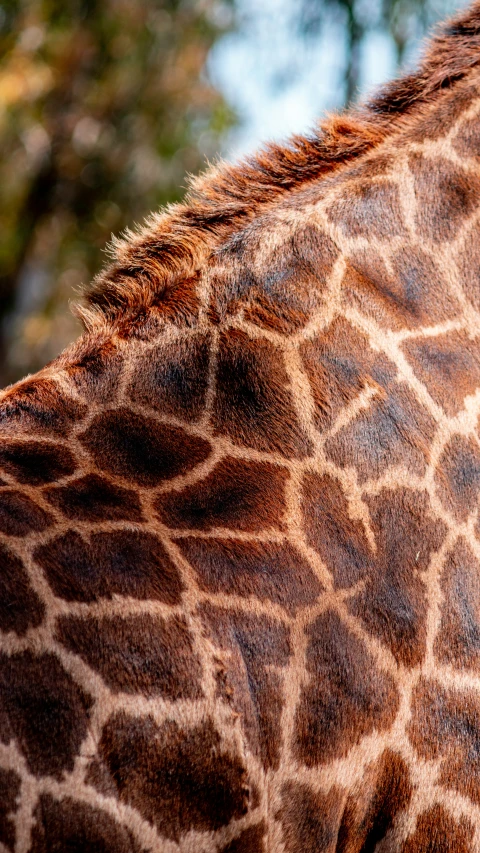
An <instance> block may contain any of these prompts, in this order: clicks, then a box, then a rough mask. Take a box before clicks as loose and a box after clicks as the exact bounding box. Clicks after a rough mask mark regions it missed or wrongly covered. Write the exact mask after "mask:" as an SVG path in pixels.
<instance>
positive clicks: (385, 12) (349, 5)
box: [297, 0, 462, 104]
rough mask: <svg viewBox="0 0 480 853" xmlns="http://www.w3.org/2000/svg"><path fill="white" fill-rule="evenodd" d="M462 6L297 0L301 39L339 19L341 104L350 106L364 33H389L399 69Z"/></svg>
mask: <svg viewBox="0 0 480 853" xmlns="http://www.w3.org/2000/svg"><path fill="white" fill-rule="evenodd" d="M461 4H462V3H461V0H300V2H299V5H298V7H297V10H298V12H297V21H298V24H299V27H300V30H301V32H302V33H303V34H304V36H309V37H311V36H312V35H315V34H316V33H318V32H319V30H320V29H321V27H322V25H323V24H324V22H325V20H326V19H327V18H328V19H331V18H332V17H333V18H335V17H336V18H338V19H339V22H340V23H341V25H342V27H343V29H344V32H345V56H346V63H345V72H344V76H345V89H344V93H345V97H344V102H345V103H346V104H349V103H351V102H352V101H353V100H354V99H355V97H356V96H357V95H358V91H359V80H360V74H361V51H362V44H363V42H364V39H365V36H366V34H367V33H371V32H372V31H374V30H377V31H379V32H386V33H388V34H389V35H390V37H391V39H392V41H393V44H394V47H395V53H396V59H397V64H398V65H401V64H402V63H403V62H404V61H405V59H408V52H409V49H410V48H411V47H412V46H413V45H416V44H418V41H419V40H420V39H421V38H422V37H423V36H424V35H425V33H426V31H427V30H428V29H429V28H430V27H431V26H432V25H433V24H434V23H436V22H437V21H438V20H442V19H444V18H445V17H447V16H448V15H449V14H451V13H452V12H453V11H454V10H455V9H456V8H457V7H458V6H459V5H461Z"/></svg>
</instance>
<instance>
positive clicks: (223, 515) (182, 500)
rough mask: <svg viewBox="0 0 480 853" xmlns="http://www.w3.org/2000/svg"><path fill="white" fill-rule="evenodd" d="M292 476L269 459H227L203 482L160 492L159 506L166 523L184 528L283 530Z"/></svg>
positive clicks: (158, 510)
mask: <svg viewBox="0 0 480 853" xmlns="http://www.w3.org/2000/svg"><path fill="white" fill-rule="evenodd" d="M287 478H288V472H287V471H286V470H285V469H284V468H281V467H280V466H278V465H271V464H269V463H268V462H246V461H245V460H240V459H232V458H229V459H223V460H222V461H221V462H219V463H218V465H216V466H215V468H214V469H213V471H211V472H210V473H209V474H207V476H206V477H204V479H203V480H201V481H200V482H197V483H194V484H193V485H192V486H188V487H187V488H185V489H181V490H180V491H178V490H175V491H172V492H166V493H163V494H161V495H159V497H158V498H157V500H156V502H155V509H156V511H157V512H158V515H159V517H160V520H161V521H162V522H163V523H164V524H166V525H168V527H176V528H180V529H192V530H210V529H211V528H212V527H230V528H234V529H235V530H248V531H256V530H262V529H264V528H269V527H276V528H278V527H280V528H282V527H283V518H284V513H285V483H286V480H287Z"/></svg>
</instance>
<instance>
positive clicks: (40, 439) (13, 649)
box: [0, 0, 480, 853]
mask: <svg viewBox="0 0 480 853" xmlns="http://www.w3.org/2000/svg"><path fill="white" fill-rule="evenodd" d="M479 151H480V3H479V2H478V0H477V2H476V3H475V4H474V5H473V6H472V7H471V8H470V9H469V10H468V11H467V12H464V13H463V14H462V15H461V16H459V17H457V18H456V19H454V20H453V21H450V22H448V23H447V24H446V25H444V27H443V29H442V30H441V31H440V32H439V33H438V34H437V35H436V37H434V38H433V40H432V41H431V43H430V46H429V48H428V50H427V52H426V55H425V58H424V59H423V62H422V64H421V66H420V68H419V70H418V71H417V72H416V73H415V74H411V75H410V76H407V77H403V78H401V79H400V80H397V81H395V82H393V83H391V84H389V85H388V86H386V87H385V88H384V89H383V90H382V91H381V92H380V93H379V94H378V95H377V96H376V97H375V99H374V100H372V102H371V103H369V104H366V105H364V106H361V107H358V108H356V109H354V110H350V111H348V112H346V113H344V114H342V115H340V116H337V117H333V118H331V119H329V120H327V121H326V122H325V123H324V124H323V125H322V126H321V127H319V129H318V130H317V131H316V132H315V134H313V135H312V136H311V137H295V138H293V139H292V140H291V142H290V143H289V144H288V145H287V146H284V147H281V146H273V145H272V146H270V147H268V148H266V149H263V150H262V151H261V152H260V153H259V154H258V155H257V157H256V158H253V159H251V160H249V161H247V162H244V163H241V164H239V165H220V166H217V167H215V168H214V169H213V170H211V171H210V172H208V173H207V174H206V175H205V176H203V177H201V178H200V179H197V181H196V182H195V183H194V185H193V187H192V190H191V192H190V195H189V197H188V198H187V200H186V202H185V203H184V204H183V205H180V206H177V207H175V208H173V209H171V210H169V211H167V212H165V213H163V214H160V215H156V216H153V217H152V218H151V219H150V220H149V221H148V222H147V224H146V225H145V227H144V228H142V229H140V230H139V231H138V232H136V233H129V234H127V236H126V238H125V239H123V240H120V241H117V242H116V243H115V244H114V247H113V250H112V251H113V259H112V261H111V263H110V265H109V266H108V267H107V269H106V270H105V271H104V272H103V273H101V274H100V275H99V277H98V278H97V280H96V281H95V282H94V284H93V285H92V287H91V288H90V291H89V292H88V293H87V295H86V301H85V304H84V305H83V307H81V308H79V309H78V310H79V311H81V313H82V316H83V319H84V323H85V333H84V335H83V336H82V337H81V339H80V340H79V341H77V342H76V343H74V344H73V345H72V346H71V347H70V348H69V349H67V350H66V351H65V352H64V353H62V354H61V355H60V356H59V358H58V359H56V360H55V361H54V362H52V363H51V364H50V365H48V366H47V367H45V368H44V369H43V370H42V371H40V372H39V373H38V374H37V375H35V376H31V377H28V378H27V379H25V380H24V381H22V382H19V383H18V384H16V385H14V386H11V387H10V388H7V389H6V390H5V391H3V392H2V394H1V396H0V566H1V575H0V577H1V589H2V594H1V596H0V851H1V853H5V851H9V853H49V851H71V853H85V851H87V853H88V852H89V851H91V853H147V851H152V853H157V852H158V851H160V853H334V851H337V853H340V851H342V853H368V852H369V851H374V850H376V851H380V853H382V851H383V853H386V852H387V851H390V853H392V852H393V851H394V853H397V851H398V853H454V852H455V853H469V852H470V851H480V749H479V745H480V580H479V578H480V516H479V511H478V497H479V491H480V444H479V435H478V419H479V415H480V333H479V329H480V324H479V318H480V289H479V280H480V246H479V242H478V239H477V234H478V223H479V221H480V162H479Z"/></svg>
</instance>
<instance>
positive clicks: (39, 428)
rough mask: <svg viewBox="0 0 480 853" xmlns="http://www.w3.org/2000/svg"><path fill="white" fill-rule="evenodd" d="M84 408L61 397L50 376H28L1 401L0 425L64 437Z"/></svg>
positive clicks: (85, 412) (83, 413) (85, 407)
mask: <svg viewBox="0 0 480 853" xmlns="http://www.w3.org/2000/svg"><path fill="white" fill-rule="evenodd" d="M87 411H88V409H87V406H84V405H83V404H82V403H78V402H77V401H76V400H72V399H71V398H69V397H64V396H63V394H62V393H61V392H60V389H59V388H58V386H57V385H56V384H55V382H52V380H51V379H31V380H28V381H27V382H22V383H21V384H20V385H16V386H14V387H13V388H12V390H11V391H8V392H7V393H6V395H5V397H4V399H3V401H2V404H1V405H0V425H2V424H8V425H12V426H13V425H15V427H17V426H19V427H21V428H23V429H26V430H32V431H33V432H35V434H36V435H38V433H42V434H45V435H48V434H49V433H53V435H58V436H62V437H63V436H65V435H67V434H68V433H69V432H70V430H71V428H72V426H73V424H75V423H76V422H77V421H79V420H81V419H82V418H83V417H85V415H86V414H87Z"/></svg>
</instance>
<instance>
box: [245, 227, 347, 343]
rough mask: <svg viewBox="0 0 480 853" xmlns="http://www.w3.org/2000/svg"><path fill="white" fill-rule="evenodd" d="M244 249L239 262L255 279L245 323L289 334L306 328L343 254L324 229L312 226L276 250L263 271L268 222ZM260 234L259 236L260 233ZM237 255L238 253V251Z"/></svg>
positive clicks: (296, 234)
mask: <svg viewBox="0 0 480 853" xmlns="http://www.w3.org/2000/svg"><path fill="white" fill-rule="evenodd" d="M256 225H257V228H256V229H255V230H254V231H253V238H254V242H255V245H253V246H252V239H251V233H252V232H251V230H249V232H248V237H249V239H248V240H247V241H246V243H245V244H244V245H243V246H242V251H241V253H240V257H239V261H240V263H241V265H242V269H244V268H247V269H248V270H249V273H250V275H251V280H252V285H251V288H250V307H249V308H247V310H246V311H245V319H247V320H251V321H252V322H254V323H257V324H258V325H260V326H263V327H264V328H267V329H273V330H274V331H277V332H280V333H285V334H289V333H291V332H294V331H296V330H297V329H299V328H301V326H303V325H304V324H305V323H306V322H307V320H308V318H309V316H310V315H311V314H312V312H314V311H318V310H319V308H320V306H321V305H322V302H323V300H324V289H325V285H326V284H327V282H328V278H329V276H330V274H331V272H332V267H333V264H334V262H335V260H336V258H337V257H338V254H339V251H338V249H337V248H336V246H335V245H334V243H333V242H332V240H331V239H330V238H329V237H327V235H326V234H324V233H323V232H322V231H321V230H320V229H319V228H315V227H314V226H310V225H307V226H306V227H305V228H301V229H299V230H298V231H297V232H296V233H295V234H294V235H293V236H291V237H289V238H287V239H286V241H285V243H284V244H283V246H278V247H276V248H275V250H274V252H273V253H272V254H271V255H270V256H269V257H268V258H267V259H265V260H264V261H263V262H262V264H261V267H260V269H259V268H258V265H257V266H255V267H253V266H252V258H258V255H259V252H258V251H257V245H258V242H259V241H261V243H262V248H263V246H264V243H265V240H264V234H265V223H264V222H263V221H262V219H261V220H260V222H257V223H256ZM257 232H258V233H257ZM237 254H238V252H237Z"/></svg>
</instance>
